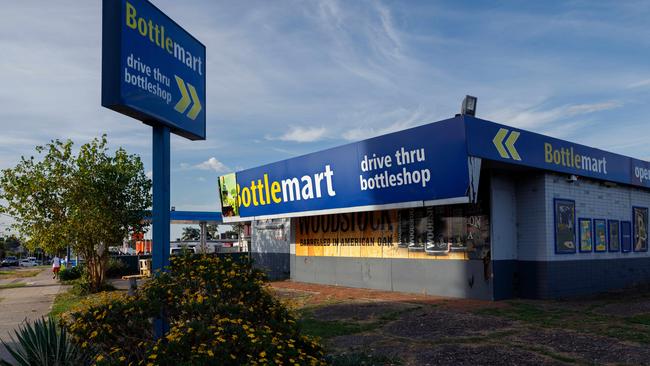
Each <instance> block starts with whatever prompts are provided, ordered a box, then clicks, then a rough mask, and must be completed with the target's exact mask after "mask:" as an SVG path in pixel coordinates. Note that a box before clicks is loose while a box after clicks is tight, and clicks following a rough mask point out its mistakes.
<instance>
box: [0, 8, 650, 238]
mask: <svg viewBox="0 0 650 366" xmlns="http://www.w3.org/2000/svg"><path fill="white" fill-rule="evenodd" d="M152 2H153V3H154V4H155V5H156V6H158V7H159V8H160V9H161V10H163V11H164V12H166V13H167V14H168V15H169V16H171V17H172V18H173V19H175V20H176V21H177V22H178V23H179V24H180V25H182V26H183V27H184V28H185V29H186V30H188V31H189V32H190V33H192V34H193V35H194V36H195V37H196V38H198V39H199V40H201V42H202V43H203V44H205V46H206V48H207V56H206V59H207V60H206V77H207V101H206V102H205V107H206V111H207V115H206V117H207V139H206V140H205V141H189V140H186V139H184V138H182V137H178V136H173V137H172V141H171V146H172V147H171V149H172V153H171V169H172V178H171V185H172V192H171V202H172V205H173V206H175V207H176V209H177V210H199V211H217V210H219V209H220V208H219V202H218V201H219V200H218V196H217V188H216V187H217V177H218V176H219V175H221V174H223V173H227V172H230V171H237V170H241V169H245V168H250V167H254V166H258V165H262V164H266V163H270V162H274V161H278V160H282V159H286V158H290V157H294V156H297V155H301V154H304V153H309V152H314V151H318V150H322V149H325V148H328V147H333V146H337V145H341V144H344V143H347V142H352V141H357V140H361V139H364V138H367V137H371V136H376V135H381V134H384V133H388V132H393V131H398V130H401V129H404V128H408V127H413V126H417V125H421V124H425V123H429V122H434V121H437V120H441V119H445V118H449V117H452V116H453V115H454V114H455V113H458V112H459V109H460V103H461V100H462V98H463V97H464V96H465V95H466V94H471V95H474V96H477V97H478V105H477V116H478V117H480V118H484V119H488V120H492V121H495V122H499V123H503V124H507V125H511V126H516V127H519V128H523V129H527V130H531V131H535V132H539V133H544V134H548V135H551V136H553V137H557V138H561V139H567V140H571V141H575V142H578V143H582V144H585V145H589V146H593V147H597V148H601V149H605V150H609V151H613V152H616V153H620V154H625V155H629V156H633V157H636V158H640V159H650V144H647V142H646V140H648V137H647V135H646V134H645V132H646V131H648V125H649V124H648V117H647V116H646V114H647V113H648V112H650V103H648V101H649V100H650V27H648V23H647V19H649V18H650V2H647V1H634V0H631V1H625V2H618V1H599V2H594V1H540V2H524V1H517V2H515V1H499V2H469V1H363V0H358V1H344V0H341V1H336V0H323V1H316V0H314V1H297V0H295V1H293V0H287V1H283V0H278V1H214V0H205V1H198V0H195V1H192V0H187V1H182V2H181V1H172V0H153V1H152ZM488 3H489V4H488ZM0 49H1V50H2V52H1V53H0V55H1V56H0V80H1V81H2V83H1V84H0V127H1V129H0V131H1V132H0V169H4V168H9V167H12V166H14V165H15V164H16V163H17V162H18V161H19V159H20V157H21V156H22V155H25V156H30V155H33V154H34V146H36V145H41V144H45V143H47V142H48V141H50V140H52V139H56V138H58V139H72V140H73V141H74V142H75V144H77V145H81V144H83V143H85V142H88V141H90V140H91V139H93V138H94V137H99V136H101V134H103V133H106V134H107V135H108V139H109V142H110V146H111V147H113V148H117V147H124V148H125V149H126V150H127V151H129V152H131V153H135V154H138V155H140V156H141V157H142V159H143V161H144V164H145V169H146V171H147V173H148V174H150V171H151V149H152V147H151V139H152V137H151V128H150V127H149V126H147V125H144V124H142V123H141V122H139V121H137V120H134V119H131V118H129V117H126V116H123V115H121V114H118V113H116V112H114V111H111V110H108V109H105V108H103V107H101V105H100V96H101V1H85V0H76V1H72V0H57V1H36V0H23V1H13V2H7V3H6V4H3V6H2V11H1V12H0ZM7 224H8V221H7V218H6V217H2V216H0V229H2V228H4V227H5V226H6V225H7ZM177 232H178V229H175V231H173V232H172V237H175V233H177Z"/></svg>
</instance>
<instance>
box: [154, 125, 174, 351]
mask: <svg viewBox="0 0 650 366" xmlns="http://www.w3.org/2000/svg"><path fill="white" fill-rule="evenodd" d="M169 138H170V136H169V127H167V126H162V125H155V126H153V214H152V223H153V243H152V246H151V252H152V255H151V257H152V258H151V267H152V270H153V273H154V275H155V274H156V272H157V271H164V270H165V267H167V266H169V207H170V199H169V194H170V191H171V190H170V169H169V167H170V163H169V160H170V156H169V155H170V150H171V149H170V144H169ZM168 329H169V323H167V321H166V320H165V318H164V317H163V316H162V314H161V316H160V318H158V319H155V320H154V336H155V337H156V339H158V338H160V337H162V336H163V335H164V334H165V333H167V331H168Z"/></svg>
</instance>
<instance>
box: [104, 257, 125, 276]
mask: <svg viewBox="0 0 650 366" xmlns="http://www.w3.org/2000/svg"><path fill="white" fill-rule="evenodd" d="M128 271H129V267H128V266H127V265H126V263H124V262H122V261H121V260H119V259H116V258H109V259H108V261H107V262H106V278H120V277H122V276H125V275H127V274H128V273H127V272H128Z"/></svg>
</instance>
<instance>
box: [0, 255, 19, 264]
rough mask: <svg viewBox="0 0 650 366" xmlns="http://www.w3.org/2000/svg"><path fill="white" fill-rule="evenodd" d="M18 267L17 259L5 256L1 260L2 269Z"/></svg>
mask: <svg viewBox="0 0 650 366" xmlns="http://www.w3.org/2000/svg"><path fill="white" fill-rule="evenodd" d="M17 265H18V258H16V257H13V256H7V257H5V259H3V260H2V267H11V266H17Z"/></svg>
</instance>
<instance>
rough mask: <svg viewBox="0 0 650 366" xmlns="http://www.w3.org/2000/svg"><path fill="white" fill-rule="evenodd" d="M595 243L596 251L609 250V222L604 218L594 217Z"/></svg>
mask: <svg viewBox="0 0 650 366" xmlns="http://www.w3.org/2000/svg"><path fill="white" fill-rule="evenodd" d="M594 243H595V246H594V249H595V251H596V252H605V251H607V223H606V221H605V220H604V219H594Z"/></svg>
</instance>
